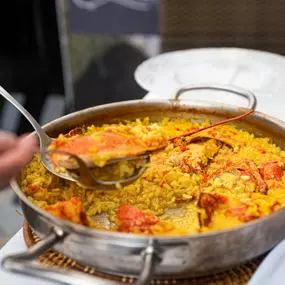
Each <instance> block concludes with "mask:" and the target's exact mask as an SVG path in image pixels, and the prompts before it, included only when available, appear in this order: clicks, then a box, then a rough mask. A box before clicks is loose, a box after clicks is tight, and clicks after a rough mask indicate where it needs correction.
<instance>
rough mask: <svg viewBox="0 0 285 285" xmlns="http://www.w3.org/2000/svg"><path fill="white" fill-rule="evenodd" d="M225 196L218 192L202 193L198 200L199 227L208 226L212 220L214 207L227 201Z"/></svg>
mask: <svg viewBox="0 0 285 285" xmlns="http://www.w3.org/2000/svg"><path fill="white" fill-rule="evenodd" d="M227 200H228V199H227V197H226V196H223V195H220V194H213V195H212V194H208V193H202V194H201V195H200V197H199V200H198V207H199V212H198V218H199V224H200V227H208V226H209V224H210V223H211V221H212V217H213V215H214V211H215V209H216V208H217V207H218V206H219V204H224V203H226V202H227Z"/></svg>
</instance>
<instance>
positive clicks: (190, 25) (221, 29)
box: [0, 0, 285, 247]
mask: <svg viewBox="0 0 285 285" xmlns="http://www.w3.org/2000/svg"><path fill="white" fill-rule="evenodd" d="M1 11H2V15H6V16H8V15H9V16H10V17H11V19H12V21H11V20H10V21H8V20H6V19H5V18H4V17H1V19H0V23H1V24H0V30H1V35H2V41H1V45H0V85H2V86H3V87H4V88H5V89H7V90H8V91H9V92H11V93H12V94H13V96H15V98H16V99H17V100H18V101H19V102H21V103H22V104H23V105H24V106H25V107H26V108H27V109H28V110H29V111H30V113H31V114H32V115H33V116H34V117H35V118H36V119H37V120H38V121H39V122H40V123H41V124H44V123H46V122H48V121H51V120H53V119H55V118H57V117H60V116H62V115H64V114H67V113H70V112H73V111H75V110H80V109H83V108H86V107H91V106H96V105H99V104H104V103H109V102H114V101H122V100H133V99H139V98H143V97H144V95H145V94H146V91H145V90H143V89H142V88H141V87H140V86H139V85H138V84H137V83H136V81H135V79H134V71H135V69H136V67H137V66H138V65H139V64H141V63H142V62H143V61H145V60H146V59H147V58H149V57H152V56H155V55H158V54H159V53H162V52H167V51H174V50H181V49H190V48H199V47H221V46H222V47H242V48H250V49H260V50H265V51H270V52H274V53H279V54H283V55H284V54H285V13H284V12H285V2H284V1H282V0H275V1H271V0H263V1H257V0H248V1H246V0H191V1H189V0H160V1H159V0H49V1H46V0H14V1H3V3H1ZM0 128H1V129H6V130H9V131H13V132H16V133H18V134H22V133H25V132H29V131H31V130H32V129H31V127H30V125H29V123H28V122H27V121H26V120H25V119H24V118H23V117H22V116H20V115H19V113H18V112H17V111H16V110H15V109H14V108H13V107H12V106H11V105H9V104H8V103H6V102H4V100H2V99H1V97H0ZM0 175H1V174H0ZM18 208H19V205H18V201H17V199H16V198H15V196H14V195H13V192H12V191H11V189H9V188H7V189H4V190H1V191H0V247H1V245H3V244H4V243H5V242H6V241H7V240H8V239H9V238H10V237H11V236H12V235H13V234H14V233H15V232H16V231H17V230H18V229H19V228H20V227H21V225H22V223H23V219H22V216H21V215H20V214H18V213H17V212H16V209H18ZM18 210H19V211H20V209H18Z"/></svg>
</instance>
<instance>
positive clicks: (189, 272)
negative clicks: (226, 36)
mask: <svg viewBox="0 0 285 285" xmlns="http://www.w3.org/2000/svg"><path fill="white" fill-rule="evenodd" d="M246 111H248V109H244V108H239V107H236V106H230V105H219V104H214V103H212V102H211V103H208V102H203V101H194V100H187V101H179V100H165V101H162V100H160V101H143V100H134V101H127V102H120V103H113V104H108V105H103V106H97V107H93V108H89V109H86V110H82V111H80V112H76V113H73V114H70V115H67V116H65V117H62V118H60V119H58V120H55V121H53V122H51V123H49V124H47V125H46V126H44V130H45V131H46V132H47V133H48V134H49V135H50V136H53V135H57V134H59V133H63V132H68V130H70V129H72V128H74V127H75V126H77V125H81V124H85V125H86V124H90V123H93V124H101V123H103V122H104V123H108V122H114V121H116V120H121V119H131V118H138V117H144V116H148V117H150V118H151V119H152V120H154V121H156V120H160V119H161V118H162V117H165V116H168V117H183V118H186V119H187V118H189V119H193V120H205V119H208V120H211V121H213V122H217V121H221V120H222V119H226V118H229V117H234V116H237V115H240V114H243V113H245V112H246ZM235 125H236V126H237V127H238V128H242V129H244V130H248V131H250V132H253V133H256V134H257V135H263V136H270V137H272V139H273V141H274V143H275V144H276V145H278V146H280V147H281V148H283V149H285V141H284V132H285V124H284V123H283V122H281V121H280V120H278V119H275V118H273V117H271V116H267V115H265V114H263V113H260V112H254V113H253V114H251V115H250V116H248V117H246V118H243V119H241V120H240V121H236V122H235ZM11 186H12V188H13V189H14V191H15V192H16V194H17V195H18V196H19V198H20V199H21V201H22V210H23V213H24V215H25V218H26V219H27V221H28V223H29V224H30V225H31V226H32V228H33V230H34V231H35V232H36V233H37V234H38V235H39V236H40V237H41V238H44V237H45V236H48V235H49V234H50V233H51V231H52V230H53V229H54V228H57V229H60V230H61V231H62V232H63V233H64V234H65V238H64V240H63V241H62V242H59V243H57V244H56V245H54V248H55V249H56V250H58V251H60V252H62V253H63V254H65V255H66V256H68V257H70V258H72V259H74V260H76V261H77V262H79V263H81V264H83V265H87V266H90V267H94V268H96V270H99V271H102V272H105V273H111V274H116V275H123V276H130V277H136V276H139V275H140V272H141V271H142V263H143V261H144V258H143V254H144V253H145V252H146V248H148V246H149V237H147V236H138V235H133V234H125V233H117V232H108V231H100V230H95V229H91V228H87V227H84V226H81V225H76V224H72V223H70V222H68V221H64V220H61V219H58V218H56V217H55V216H53V215H51V214H49V213H47V212H45V211H44V210H42V209H40V208H39V207H37V206H36V205H34V204H33V203H32V202H31V201H30V200H29V199H28V198H27V197H26V196H25V194H24V193H23V192H22V191H21V189H20V187H19V184H18V181H17V180H13V181H12V182H11ZM284 214H285V209H284V208H283V209H280V210H278V211H277V212H275V213H273V214H271V215H269V216H267V217H264V218H262V219H258V220H256V221H252V222H249V223H246V224H245V225H242V226H238V227H234V228H231V229H227V230H223V231H212V232H208V233H201V234H194V235H189V236H154V237H152V240H153V249H152V250H151V251H152V252H155V255H156V256H157V257H159V258H157V260H158V262H157V264H156V266H155V268H154V272H153V278H155V279H168V278H169V279H174V278H186V277H197V276H203V275H208V274H212V273H215V272H220V271H223V270H225V269H229V268H232V267H234V266H236V265H238V264H242V263H245V262H246V261H248V260H250V259H253V258H255V257H257V256H259V255H261V254H263V253H265V252H267V251H268V250H270V249H271V248H272V247H273V246H275V245H276V244H277V243H278V242H280V241H281V240H282V239H283V238H284V237H285V219H284ZM50 270H52V269H50ZM149 273H151V272H149ZM72 284H74V283H72Z"/></svg>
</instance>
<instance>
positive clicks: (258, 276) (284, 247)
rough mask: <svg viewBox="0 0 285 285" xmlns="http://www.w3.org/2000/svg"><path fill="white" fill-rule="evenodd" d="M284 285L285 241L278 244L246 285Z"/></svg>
mask: <svg viewBox="0 0 285 285" xmlns="http://www.w3.org/2000/svg"><path fill="white" fill-rule="evenodd" d="M284 284H285V240H283V241H282V242H281V243H279V244H278V245H277V246H276V247H275V248H274V249H273V250H272V251H271V252H270V253H269V254H268V255H267V256H266V258H265V259H264V260H263V262H262V263H261V265H260V266H259V267H258V268H257V270H256V271H255V273H254V275H253V276H252V278H251V280H250V281H249V283H248V285H284Z"/></svg>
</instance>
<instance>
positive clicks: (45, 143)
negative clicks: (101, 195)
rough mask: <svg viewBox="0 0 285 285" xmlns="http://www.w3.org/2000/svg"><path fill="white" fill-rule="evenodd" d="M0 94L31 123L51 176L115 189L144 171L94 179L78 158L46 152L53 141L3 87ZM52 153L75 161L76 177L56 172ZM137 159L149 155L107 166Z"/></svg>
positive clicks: (112, 161)
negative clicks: (103, 179) (112, 177)
mask: <svg viewBox="0 0 285 285" xmlns="http://www.w3.org/2000/svg"><path fill="white" fill-rule="evenodd" d="M0 94H1V95H2V96H3V97H4V98H5V99H6V100H8V101H9V102H10V103H11V104H12V105H13V106H14V107H15V108H17V109H18V110H19V111H20V112H21V113H22V114H23V116H25V117H26V119H27V120H28V121H29V122H30V123H31V125H32V126H33V128H34V130H35V132H36V133H37V135H38V137H39V141H40V158H41V163H42V164H43V166H44V167H45V168H46V169H47V170H48V171H50V172H51V173H52V174H54V175H56V176H58V177H60V178H63V179H66V180H69V181H72V182H76V183H78V184H80V185H82V186H84V187H87V188H89V189H102V190H103V189H106V190H109V189H115V186H116V185H118V184H120V185H126V184H129V183H131V182H133V181H134V180H136V179H137V178H138V177H140V176H141V175H142V173H143V172H144V171H145V169H146V166H145V164H144V165H143V166H142V167H140V168H138V169H137V170H136V171H135V172H134V173H133V174H132V175H131V176H129V177H127V178H125V179H120V180H113V181H102V180H99V179H96V177H94V175H93V174H92V172H91V170H90V169H89V168H88V167H87V165H86V164H85V162H84V161H83V160H82V159H81V158H79V157H78V156H77V155H74V154H71V153H68V152H63V151H59V150H48V147H49V145H50V144H51V143H52V141H53V139H52V138H50V137H49V136H48V135H47V134H46V133H45V131H44V130H43V129H42V127H41V126H40V125H39V123H38V122H37V121H36V120H35V119H34V118H33V116H32V115H31V114H30V113H29V112H28V111H27V110H26V109H25V108H24V107H23V106H22V105H21V104H20V103H19V102H17V100H15V99H14V98H13V97H12V96H11V95H10V94H9V93H8V92H7V91H6V90H5V89H4V88H3V87H1V86H0ZM52 153H58V154H63V155H68V156H69V157H70V158H72V159H74V160H76V162H77V164H78V166H79V167H78V175H72V176H71V175H68V174H67V173H68V172H67V173H65V172H58V171H56V169H55V167H54V165H53V163H52V161H51V154H52ZM139 159H145V160H146V161H147V162H148V160H149V154H148V153H146V154H143V155H140V156H133V157H128V158H126V157H122V158H116V159H112V160H109V161H108V163H107V165H110V164H114V163H117V162H119V161H123V160H124V161H125V160H139Z"/></svg>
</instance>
